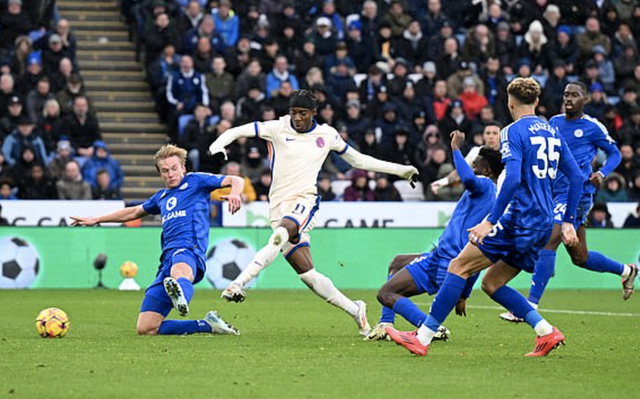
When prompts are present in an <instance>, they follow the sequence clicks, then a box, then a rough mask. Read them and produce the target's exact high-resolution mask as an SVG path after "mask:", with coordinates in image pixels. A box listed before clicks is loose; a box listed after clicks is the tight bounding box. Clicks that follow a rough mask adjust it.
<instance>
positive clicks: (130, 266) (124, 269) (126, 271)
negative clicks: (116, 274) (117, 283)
mask: <svg viewBox="0 0 640 399" xmlns="http://www.w3.org/2000/svg"><path fill="white" fill-rule="evenodd" d="M120 274H122V277H124V278H134V277H135V276H137V275H138V265H136V264H135V262H131V261H130V260H128V261H126V262H124V263H123V264H122V265H121V266H120Z"/></svg>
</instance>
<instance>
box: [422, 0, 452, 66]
mask: <svg viewBox="0 0 640 399" xmlns="http://www.w3.org/2000/svg"><path fill="white" fill-rule="evenodd" d="M432 1H434V0H432ZM435 1H439V0H435ZM425 29H426V28H425ZM423 33H424V34H425V35H426V36H427V38H428V40H429V45H428V46H427V49H426V54H425V57H426V59H427V60H430V61H434V62H435V61H436V60H438V59H439V58H440V56H441V55H442V52H443V49H444V42H445V41H446V40H447V39H449V38H453V37H454V32H453V23H452V22H451V21H449V20H448V19H445V20H443V21H442V22H441V23H440V27H439V29H438V31H437V32H436V33H435V34H433V35H428V34H426V33H425V32H424V31H423Z"/></svg>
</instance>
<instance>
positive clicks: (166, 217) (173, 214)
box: [162, 209, 187, 223]
mask: <svg viewBox="0 0 640 399" xmlns="http://www.w3.org/2000/svg"><path fill="white" fill-rule="evenodd" d="M185 216H187V211H186V210H184V209H181V210H179V211H173V212H169V213H167V214H166V215H164V216H163V217H162V223H164V222H166V221H168V220H171V219H175V218H183V217H185Z"/></svg>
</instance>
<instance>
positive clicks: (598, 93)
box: [584, 83, 609, 120]
mask: <svg viewBox="0 0 640 399" xmlns="http://www.w3.org/2000/svg"><path fill="white" fill-rule="evenodd" d="M589 93H590V99H589V102H588V103H587V104H586V105H585V106H584V112H585V113H586V114H588V115H589V116H592V117H594V118H596V119H598V120H603V119H604V114H605V112H606V110H607V105H608V104H609V101H608V100H607V94H606V93H605V92H604V87H602V85H601V84H600V83H594V84H592V85H591V87H589Z"/></svg>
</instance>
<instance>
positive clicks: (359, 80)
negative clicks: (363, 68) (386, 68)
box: [353, 73, 367, 87]
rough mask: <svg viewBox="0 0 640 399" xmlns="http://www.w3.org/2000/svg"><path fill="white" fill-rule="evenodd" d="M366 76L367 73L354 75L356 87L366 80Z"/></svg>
mask: <svg viewBox="0 0 640 399" xmlns="http://www.w3.org/2000/svg"><path fill="white" fill-rule="evenodd" d="M366 78H367V74H366V73H356V74H355V75H353V81H354V82H356V87H360V85H361V84H362V81H363V80H365V79H366Z"/></svg>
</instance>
